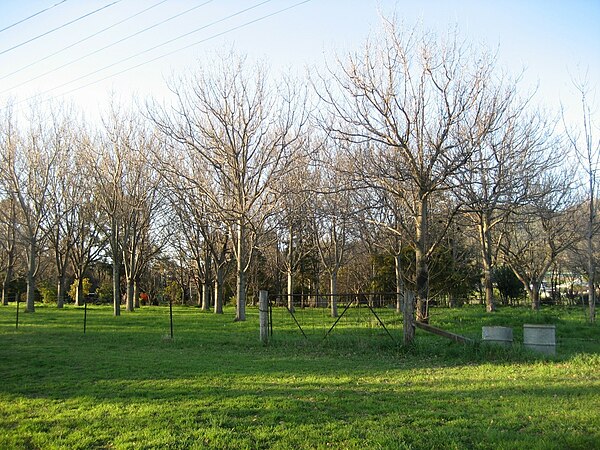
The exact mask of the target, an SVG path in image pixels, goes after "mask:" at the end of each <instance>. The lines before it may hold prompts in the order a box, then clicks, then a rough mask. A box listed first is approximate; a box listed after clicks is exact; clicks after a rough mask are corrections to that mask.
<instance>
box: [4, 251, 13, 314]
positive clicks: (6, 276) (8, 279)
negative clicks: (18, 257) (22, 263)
mask: <svg viewBox="0 0 600 450" xmlns="http://www.w3.org/2000/svg"><path fill="white" fill-rule="evenodd" d="M9 258H10V257H9ZM12 277H13V264H12V263H11V262H10V260H9V264H8V267H7V268H6V273H5V274H4V280H3V282H2V304H3V305H5V306H6V305H8V284H9V283H10V282H11V281H12Z"/></svg>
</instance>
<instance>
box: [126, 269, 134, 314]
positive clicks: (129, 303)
mask: <svg viewBox="0 0 600 450" xmlns="http://www.w3.org/2000/svg"><path fill="white" fill-rule="evenodd" d="M126 295H127V296H126V300H125V309H126V310H127V312H132V311H133V279H132V278H130V277H127V293H126Z"/></svg>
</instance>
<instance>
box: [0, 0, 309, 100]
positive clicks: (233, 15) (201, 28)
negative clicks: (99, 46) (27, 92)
mask: <svg viewBox="0 0 600 450" xmlns="http://www.w3.org/2000/svg"><path fill="white" fill-rule="evenodd" d="M271 1H272V0H263V1H262V2H259V3H257V4H255V5H253V6H250V7H248V8H244V9H242V10H240V11H238V12H235V13H233V14H230V15H228V16H226V17H223V18H221V19H219V20H215V21H213V22H211V23H209V24H208V25H203V26H201V27H199V28H196V29H194V30H192V31H189V32H187V33H184V34H181V35H179V36H177V37H175V38H173V39H169V40H168V41H165V42H163V43H162V44H158V45H155V46H154V47H150V48H148V49H146V50H142V51H141V52H138V53H135V54H134V55H131V56H128V57H126V58H123V59H120V60H119V61H116V62H114V63H111V64H109V65H108V66H104V67H102V68H100V69H97V70H94V71H92V72H90V73H87V74H85V75H82V76H80V77H78V78H75V79H74V80H70V81H67V82H66V83H63V84H61V85H59V86H55V87H53V88H52V89H49V90H47V91H44V92H43V93H41V94H38V95H36V96H34V97H33V98H35V97H38V96H40V95H44V94H47V93H49V92H52V91H55V90H56V89H60V88H62V87H65V86H68V85H70V84H73V83H75V82H77V81H80V80H83V79H84V78H88V77H90V76H92V75H95V74H97V73H99V72H102V71H104V70H106V69H110V68H111V67H114V66H116V65H118V64H121V63H123V62H125V61H129V60H130V59H133V58H135V57H137V56H140V55H143V54H145V53H148V52H150V51H152V50H156V49H157V48H159V47H163V46H165V45H167V44H170V43H172V42H174V41H177V40H179V39H182V38H184V37H186V36H189V35H191V34H194V33H197V32H199V31H202V30H204V29H206V28H209V27H211V26H213V25H216V24H218V23H220V22H223V21H225V20H228V19H231V18H232V17H235V16H238V15H240V14H243V13H245V12H247V11H250V10H252V9H255V8H258V7H259V6H262V5H264V4H265V3H269V2H271ZM307 1H308V0H307ZM231 31H233V29H232V30H231ZM215 37H217V36H215ZM165 56H167V55H165ZM159 58H160V57H159ZM151 61H154V60H151ZM151 61H149V62H151ZM143 64H145V63H143ZM61 67H63V66H61ZM61 67H59V68H58V69H60V68H61ZM136 67H137V66H136ZM55 70H57V69H55ZM51 72H53V70H51V71H49V72H46V73H44V74H42V75H40V76H38V77H36V78H33V79H31V80H28V81H26V82H25V83H21V84H19V85H17V86H14V87H12V88H11V89H15V88H17V87H19V86H21V85H23V84H26V83H29V82H30V81H33V80H35V79H37V78H40V77H41V76H44V75H48V74H49V73H51ZM119 73H121V72H119ZM119 73H117V75H118V74H119ZM11 89H6V90H4V91H2V92H1V93H2V94H3V93H5V92H7V91H10V90H11ZM29 100H30V99H29Z"/></svg>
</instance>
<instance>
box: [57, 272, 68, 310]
mask: <svg viewBox="0 0 600 450" xmlns="http://www.w3.org/2000/svg"><path fill="white" fill-rule="evenodd" d="M65 278H66V276H65V274H64V273H63V274H61V275H60V276H59V277H58V285H57V286H56V307H57V308H62V307H63V306H64V304H65V283H66V280H65Z"/></svg>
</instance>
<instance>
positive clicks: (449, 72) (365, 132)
mask: <svg viewBox="0 0 600 450" xmlns="http://www.w3.org/2000/svg"><path fill="white" fill-rule="evenodd" d="M385 27H386V30H385V35H384V36H383V37H382V38H381V39H380V40H379V41H375V42H371V41H370V42H367V44H366V46H365V49H364V52H363V53H362V54H356V55H350V56H349V57H348V58H347V61H346V62H345V63H344V64H340V71H339V73H333V74H332V76H333V81H334V82H333V83H330V82H329V80H326V81H325V83H324V86H323V87H322V88H321V89H320V92H321V98H322V99H323V100H324V101H325V102H326V104H327V105H329V107H330V108H329V110H330V113H331V115H332V116H333V117H335V118H336V120H332V121H331V123H330V124H329V125H328V128H329V130H330V132H331V133H332V136H333V137H334V138H336V139H340V140H347V141H350V142H353V143H357V144H368V145H359V146H348V147H347V148H349V149H353V150H355V151H357V152H358V154H355V159H357V160H359V161H361V162H363V163H364V165H363V166H362V167H361V171H360V172H358V173H359V174H360V181H361V182H362V183H364V184H365V185H367V186H369V187H373V188H378V189H384V190H387V191H389V192H390V193H391V194H392V195H393V196H395V197H396V198H397V201H398V202H400V203H402V204H403V208H405V210H406V211H407V212H408V214H409V215H408V216H407V217H406V219H407V220H405V221H404V222H402V224H403V225H405V226H407V229H406V231H407V232H406V233H405V235H406V236H407V238H408V243H409V244H410V245H411V246H412V247H413V249H414V251H415V265H416V275H415V285H416V300H417V312H416V316H417V320H419V321H427V320H428V318H427V308H426V305H427V299H428V295H429V263H430V259H431V256H432V254H433V252H434V250H435V248H436V246H437V245H438V243H439V242H440V240H441V238H442V237H443V232H442V233H441V234H440V235H438V236H436V238H433V236H432V235H431V232H430V224H431V223H432V222H434V221H435V222H439V221H442V222H443V225H444V226H443V227H442V231H443V229H445V228H447V227H448V226H449V225H450V222H451V219H452V215H453V214H452V213H451V214H449V215H447V216H445V217H435V220H434V218H432V217H430V214H431V208H430V206H431V202H432V198H433V197H434V196H435V194H436V193H438V192H442V191H444V190H447V189H451V187H452V183H451V180H452V178H453V177H454V176H455V175H456V174H457V173H458V172H460V171H461V170H464V167H465V165H466V163H467V162H468V161H469V159H470V158H471V149H469V148H467V147H465V146H464V145H462V144H463V141H464V136H465V135H466V130H476V129H477V130H479V132H480V133H482V134H483V133H486V132H487V131H488V130H489V128H490V126H491V123H493V118H494V117H493V115H492V116H490V115H489V114H490V111H491V110H492V107H491V105H490V103H493V99H494V98H495V95H493V86H492V85H491V83H490V79H491V76H492V72H493V68H494V62H493V60H492V59H491V58H489V57H487V56H486V55H480V54H474V53H473V52H470V49H468V48H467V47H466V46H465V45H463V44H461V43H460V42H459V41H458V39H457V37H456V36H455V35H454V36H450V38H449V39H447V40H446V41H445V42H440V41H438V40H437V39H436V37H435V36H433V35H431V34H426V33H418V31H417V30H412V31H411V32H404V31H400V26H398V24H396V23H395V22H394V21H387V22H386V23H385ZM490 90H492V92H490Z"/></svg>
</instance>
